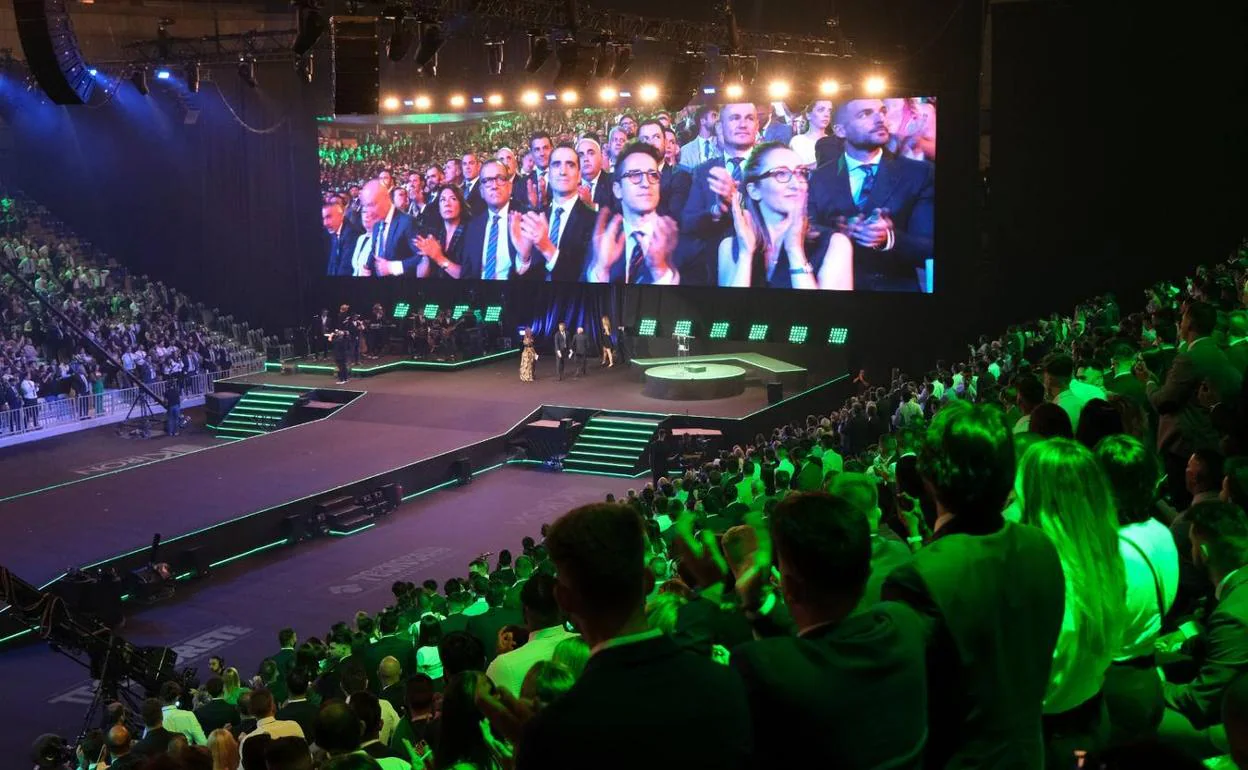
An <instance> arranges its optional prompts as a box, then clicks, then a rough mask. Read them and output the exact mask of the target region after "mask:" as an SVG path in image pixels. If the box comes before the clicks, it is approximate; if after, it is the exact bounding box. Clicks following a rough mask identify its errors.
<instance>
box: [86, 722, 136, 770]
mask: <svg viewBox="0 0 1248 770" xmlns="http://www.w3.org/2000/svg"><path fill="white" fill-rule="evenodd" d="M104 745H105V746H107V747H108V756H109V760H110V761H109V763H108V767H109V770H135V768H138V767H139V766H140V765H142V764H143V763H144V762H145V761H147V757H145V756H143V755H141V754H138V753H136V752H135V751H134V746H135V744H134V741H133V740H131V738H130V731H129V730H128V729H127V728H126V726H125V725H113V726H112V727H110V728H108V733H107V734H106V735H105V736H104ZM88 759H89V760H90V761H91V762H92V763H94V761H95V760H94V758H93V757H90V758H88ZM93 766H94V765H93Z"/></svg>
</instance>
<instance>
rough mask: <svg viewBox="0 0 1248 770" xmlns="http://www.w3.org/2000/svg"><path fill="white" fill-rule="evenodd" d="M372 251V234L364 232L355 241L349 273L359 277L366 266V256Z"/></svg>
mask: <svg viewBox="0 0 1248 770" xmlns="http://www.w3.org/2000/svg"><path fill="white" fill-rule="evenodd" d="M372 253H373V234H372V233H371V232H365V233H364V234H363V235H361V236H360V237H359V238H358V239H357V240H356V242H355V251H354V252H353V253H352V254H351V275H353V276H355V277H356V278H359V277H361V276H363V275H364V268H366V267H368V258H369V256H370V255H371V254H372Z"/></svg>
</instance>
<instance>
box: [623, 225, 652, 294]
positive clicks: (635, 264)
mask: <svg viewBox="0 0 1248 770" xmlns="http://www.w3.org/2000/svg"><path fill="white" fill-rule="evenodd" d="M628 282H629V283H649V282H650V281H649V280H648V271H647V270H646V253H645V251H644V250H643V249H642V248H641V231H640V230H634V231H633V252H632V254H631V255H629V258H628Z"/></svg>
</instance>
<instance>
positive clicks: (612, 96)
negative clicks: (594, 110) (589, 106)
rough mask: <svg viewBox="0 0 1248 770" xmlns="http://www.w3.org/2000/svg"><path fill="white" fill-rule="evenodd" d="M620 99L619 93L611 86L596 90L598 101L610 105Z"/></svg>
mask: <svg viewBox="0 0 1248 770" xmlns="http://www.w3.org/2000/svg"><path fill="white" fill-rule="evenodd" d="M618 98H620V92H619V91H617V90H615V89H614V88H613V87H611V86H603V87H602V88H599V89H598V101H600V102H605V103H607V104H610V103H611V102H614V101H615V100H616V99H618Z"/></svg>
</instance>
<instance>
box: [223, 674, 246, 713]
mask: <svg viewBox="0 0 1248 770" xmlns="http://www.w3.org/2000/svg"><path fill="white" fill-rule="evenodd" d="M221 681H222V683H223V684H224V685H225V689H224V694H225V702H226V703H228V704H230V705H231V706H237V705H238V699H239V697H240V696H241V695H242V694H243V693H245V692H248V689H247V688H246V687H243V684H242V679H241V677H239V675H238V669H236V668H234V667H233V666H230V667H229V668H227V669H226V670H225V671H223V672H221Z"/></svg>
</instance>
